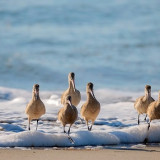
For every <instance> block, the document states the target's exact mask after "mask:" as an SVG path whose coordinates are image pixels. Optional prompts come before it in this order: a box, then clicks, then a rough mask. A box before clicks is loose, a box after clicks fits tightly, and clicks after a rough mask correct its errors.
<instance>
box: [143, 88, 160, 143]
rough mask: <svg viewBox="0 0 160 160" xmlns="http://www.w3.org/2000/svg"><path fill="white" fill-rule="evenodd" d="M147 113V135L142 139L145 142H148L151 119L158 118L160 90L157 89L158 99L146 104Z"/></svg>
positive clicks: (159, 113) (159, 112) (159, 117)
mask: <svg viewBox="0 0 160 160" xmlns="http://www.w3.org/2000/svg"><path fill="white" fill-rule="evenodd" d="M147 115H148V117H149V121H148V132H147V136H146V138H145V140H144V143H145V144H146V143H147V142H148V136H149V129H150V123H151V121H152V120H156V119H160V91H159V96H158V100H157V101H154V102H152V103H150V105H149V106H148V109H147Z"/></svg>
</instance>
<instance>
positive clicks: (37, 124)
mask: <svg viewBox="0 0 160 160" xmlns="http://www.w3.org/2000/svg"><path fill="white" fill-rule="evenodd" d="M38 121H39V119H37V126H36V131H37V128H38Z"/></svg>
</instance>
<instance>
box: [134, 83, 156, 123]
mask: <svg viewBox="0 0 160 160" xmlns="http://www.w3.org/2000/svg"><path fill="white" fill-rule="evenodd" d="M153 101H154V99H153V98H152V97H151V86H149V85H146V86H145V95H144V96H141V97H139V98H137V99H136V101H135V103H134V108H135V109H136V110H137V112H138V125H139V123H140V120H139V117H140V114H143V113H147V109H148V106H149V104H150V103H151V102H153ZM146 117H147V114H146V116H145V119H144V120H146Z"/></svg>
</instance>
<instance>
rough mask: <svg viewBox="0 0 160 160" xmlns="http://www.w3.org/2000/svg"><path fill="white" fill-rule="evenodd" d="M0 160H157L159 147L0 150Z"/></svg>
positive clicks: (159, 151)
mask: <svg viewBox="0 0 160 160" xmlns="http://www.w3.org/2000/svg"><path fill="white" fill-rule="evenodd" d="M0 159H1V160H54V159H55V160H85V159H86V160H112V159H113V160H138V159H140V160H147V159H150V160H153V159H154V160H159V159H160V147H146V148H143V149H100V150H98V149H96V150H88V149H72V150H71V149H69V150H67V149H60V150H55V149H30V150H25V149H24V150H22V149H0Z"/></svg>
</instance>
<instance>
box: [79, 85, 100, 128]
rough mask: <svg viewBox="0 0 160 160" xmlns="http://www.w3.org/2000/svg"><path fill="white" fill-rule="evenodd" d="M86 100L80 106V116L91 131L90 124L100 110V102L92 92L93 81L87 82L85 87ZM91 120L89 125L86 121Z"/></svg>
mask: <svg viewBox="0 0 160 160" xmlns="http://www.w3.org/2000/svg"><path fill="white" fill-rule="evenodd" d="M86 92H87V101H86V102H85V103H84V104H83V105H82V107H81V116H82V118H84V120H85V121H86V124H87V127H88V130H89V131H91V129H92V125H93V124H94V121H95V120H96V118H97V116H98V114H99V112H100V103H99V102H98V101H97V100H96V98H95V96H94V92H93V83H91V82H90V83H88V84H87V87H86ZM89 120H91V121H92V124H91V126H90V127H89V126H88V121H89Z"/></svg>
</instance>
